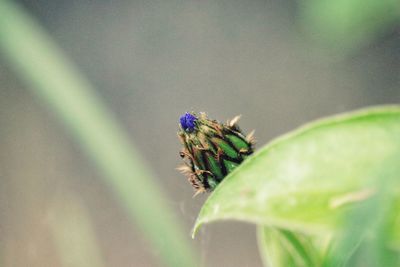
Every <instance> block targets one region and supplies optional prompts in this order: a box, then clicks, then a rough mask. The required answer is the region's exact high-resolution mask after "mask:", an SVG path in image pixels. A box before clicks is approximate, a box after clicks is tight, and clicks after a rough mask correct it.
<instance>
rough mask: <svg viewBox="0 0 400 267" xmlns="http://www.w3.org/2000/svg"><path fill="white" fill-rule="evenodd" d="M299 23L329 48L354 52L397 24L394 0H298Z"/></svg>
mask: <svg viewBox="0 0 400 267" xmlns="http://www.w3.org/2000/svg"><path fill="white" fill-rule="evenodd" d="M300 11H301V16H300V19H301V23H302V25H303V27H304V28H305V29H306V31H308V32H309V33H310V36H312V37H313V38H314V39H315V40H318V41H320V42H321V43H324V44H325V45H327V46H328V47H330V48H338V49H344V51H346V50H347V51H349V50H354V49H356V48H357V47H359V46H362V45H366V44H368V43H369V42H371V41H372V40H374V39H376V38H377V37H380V36H382V35H384V34H385V32H387V31H388V30H390V28H391V27H394V25H395V24H396V23H397V24H398V23H400V5H399V2H398V0H335V1H331V0H306V1H301V4H300Z"/></svg>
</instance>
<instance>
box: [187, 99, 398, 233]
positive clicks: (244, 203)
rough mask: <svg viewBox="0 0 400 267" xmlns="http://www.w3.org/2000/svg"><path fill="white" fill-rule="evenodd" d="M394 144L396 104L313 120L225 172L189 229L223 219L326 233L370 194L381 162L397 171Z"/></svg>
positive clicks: (396, 119) (300, 231)
mask: <svg viewBox="0 0 400 267" xmlns="http://www.w3.org/2000/svg"><path fill="white" fill-rule="evenodd" d="M398 151H400V106H383V107H375V108H369V109H365V110H361V111H357V112H353V113H347V114H343V115H339V116H335V117H331V118H327V119H324V120H320V121H317V122H314V123H311V124H309V125H307V126H304V127H302V128H300V129H298V130H296V131H294V132H292V133H289V134H287V135H285V136H282V137H281V138H278V139H277V140H275V141H273V142H271V143H270V144H269V145H267V146H265V147H263V148H261V149H260V150H259V151H258V152H257V153H256V154H254V155H253V156H251V157H249V158H248V159H247V160H246V161H245V162H243V163H242V164H241V165H240V166H239V167H238V168H237V169H236V170H235V171H233V172H232V173H231V174H230V175H229V176H228V177H226V178H225V179H224V180H223V182H222V183H221V184H220V185H219V186H218V187H217V188H216V189H215V191H214V192H213V193H212V194H211V195H210V197H209V198H208V199H207V201H206V202H205V204H204V205H203V208H202V209H201V211H200V214H199V216H198V219H197V221H196V224H195V227H194V230H193V235H194V234H195V232H196V230H197V229H198V228H199V227H200V225H202V224H204V223H209V222H212V221H216V220H226V219H232V220H240V221H247V222H252V223H256V224H260V225H264V226H269V227H277V228H280V229H286V230H291V231H296V232H299V233H307V234H329V233H332V230H334V229H336V228H337V225H338V220H339V218H340V217H341V215H342V214H343V212H344V211H345V210H346V207H348V206H349V205H351V203H354V202H359V201H361V200H364V199H367V198H369V197H370V196H371V195H373V194H374V190H375V189H374V186H373V185H374V182H375V181H377V180H378V179H379V178H380V176H379V174H380V173H382V169H385V168H388V167H393V168H396V170H397V173H399V169H400V166H397V165H400V164H396V166H393V164H394V163H393V162H399V161H400V159H399V158H398V156H397V155H398V153H397V152H398ZM393 159H395V160H393ZM388 164H390V166H389V165H388ZM383 178H384V177H382V179H383Z"/></svg>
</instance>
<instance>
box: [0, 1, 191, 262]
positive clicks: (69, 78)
mask: <svg viewBox="0 0 400 267" xmlns="http://www.w3.org/2000/svg"><path fill="white" fill-rule="evenodd" d="M0 52H1V54H2V56H3V57H4V58H5V59H7V60H8V63H9V66H10V67H11V68H12V69H13V70H14V71H15V73H16V74H17V75H18V76H19V77H20V78H21V79H22V81H24V82H25V84H26V85H27V89H29V90H31V91H32V92H33V93H34V94H35V95H36V96H38V97H39V98H40V99H41V100H43V102H44V103H45V104H47V105H48V106H49V107H50V109H51V110H52V111H53V112H54V113H55V114H56V116H58V118H60V121H61V122H62V123H63V124H64V125H65V126H66V129H67V130H68V132H69V133H71V134H72V136H73V137H74V138H75V139H76V140H77V141H78V143H79V144H80V146H81V148H82V150H83V151H84V152H85V153H86V154H87V155H88V156H89V157H90V158H91V159H92V160H93V162H94V163H95V164H96V166H97V168H98V170H99V173H100V174H101V175H102V177H103V178H104V180H105V181H106V182H107V183H108V184H109V185H110V187H111V188H112V189H113V190H114V192H115V193H116V196H118V198H119V200H120V202H121V204H122V205H123V206H124V207H125V208H126V210H127V212H128V214H129V216H130V217H131V218H132V220H133V221H135V222H136V223H137V225H138V226H139V227H140V229H141V230H142V231H143V234H144V235H145V236H146V237H147V238H148V239H149V240H150V242H151V244H152V245H153V248H152V251H154V253H155V254H157V255H160V261H161V262H162V263H163V265H162V266H165V265H169V266H173V267H176V266H184V267H187V266H196V265H197V264H196V260H195V258H196V257H195V253H194V251H193V250H192V247H191V245H190V243H189V242H188V238H186V237H185V236H184V234H183V233H184V230H183V229H184V228H183V227H182V226H181V224H180V222H179V220H177V218H176V217H175V215H174V213H173V211H172V210H171V209H170V207H169V206H168V205H167V201H166V200H167V198H166V197H165V196H164V194H163V192H162V190H161V188H160V186H159V185H158V184H157V183H156V180H155V179H154V176H153V174H152V172H151V171H150V169H149V168H148V167H147V166H146V165H145V163H144V162H143V160H142V159H141V157H140V156H139V154H138V153H136V150H135V148H134V146H133V145H132V143H131V142H130V140H129V139H130V137H129V136H127V135H126V133H125V132H124V131H123V130H122V129H121V128H120V126H119V125H118V123H117V121H116V119H115V118H114V116H113V115H112V113H111V112H110V111H109V110H108V108H107V107H106V106H105V105H104V103H103V102H102V101H101V99H100V98H99V96H98V95H97V94H96V90H94V88H93V87H92V86H91V84H90V83H89V82H88V81H87V80H86V79H85V78H84V77H83V75H82V74H81V73H80V72H79V71H78V70H77V69H76V68H75V66H74V65H73V64H72V63H71V62H70V61H69V60H68V58H67V57H65V55H64V54H63V52H62V51H61V50H60V49H59V48H58V47H57V46H56V45H55V44H54V42H53V40H52V39H51V38H50V37H49V36H48V35H47V33H46V32H45V31H44V30H43V29H42V28H41V27H40V26H39V25H38V24H37V23H36V21H34V20H33V19H32V18H31V17H30V16H29V15H28V14H27V13H26V12H25V11H24V10H23V9H22V8H21V7H20V6H19V5H18V4H15V3H13V2H10V1H5V0H3V1H0Z"/></svg>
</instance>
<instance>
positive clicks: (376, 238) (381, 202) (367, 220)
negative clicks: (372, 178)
mask: <svg viewBox="0 0 400 267" xmlns="http://www.w3.org/2000/svg"><path fill="white" fill-rule="evenodd" d="M399 159H400V151H399V153H398V156H397V158H395V157H394V158H393V159H390V161H391V162H388V163H386V164H385V166H386V168H383V169H382V170H381V172H380V173H378V174H377V175H378V176H379V177H381V179H379V180H378V181H376V189H377V192H376V194H375V195H374V196H373V197H371V198H369V199H367V200H366V201H363V202H362V203H359V204H358V205H357V207H355V208H354V209H351V210H349V211H348V214H347V216H346V218H345V219H344V221H343V225H342V226H341V231H340V232H338V233H337V234H336V237H335V240H333V242H332V244H331V249H330V251H329V253H327V256H326V257H325V259H324V262H323V264H322V265H320V266H323V267H354V266H360V267H374V266H400V246H399V242H400V240H399V239H397V238H396V237H397V236H398V234H395V232H397V233H398V231H399V230H398V228H399V227H398V226H399V224H398V219H397V218H398V216H399V207H400V206H399V200H400V197H399V192H398V189H399V186H398V184H399V178H400V173H399V171H398V167H394V166H397V165H398V164H399ZM393 189H394V190H393Z"/></svg>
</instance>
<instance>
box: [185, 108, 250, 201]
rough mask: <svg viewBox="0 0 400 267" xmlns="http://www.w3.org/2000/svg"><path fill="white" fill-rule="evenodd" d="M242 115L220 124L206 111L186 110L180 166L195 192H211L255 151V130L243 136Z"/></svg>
mask: <svg viewBox="0 0 400 267" xmlns="http://www.w3.org/2000/svg"><path fill="white" fill-rule="evenodd" d="M239 118H240V116H236V117H235V118H234V119H232V120H230V121H228V122H227V123H226V124H221V123H219V122H218V121H216V120H210V119H209V118H207V116H206V114H205V113H200V114H199V115H198V116H197V115H196V114H194V113H188V112H187V113H185V114H184V115H183V116H181V118H180V130H179V132H178V136H179V138H180V140H181V143H182V145H183V149H182V150H181V152H180V156H181V157H182V159H183V160H184V164H183V165H182V166H180V167H179V168H178V169H179V170H180V171H181V172H182V173H184V174H185V175H187V177H188V180H189V182H190V183H191V184H192V186H193V187H194V189H195V190H196V194H198V193H201V192H205V191H212V190H213V189H214V188H215V187H216V186H217V185H218V184H219V183H220V182H221V181H222V180H223V179H224V177H225V176H226V175H227V174H228V173H230V172H231V171H233V170H234V169H235V168H236V167H237V166H238V165H239V164H240V163H241V162H242V161H243V160H244V159H246V157H248V156H249V155H250V154H252V153H253V146H254V138H253V134H254V131H253V132H251V133H250V134H249V135H248V136H247V137H245V136H244V135H243V133H242V132H241V130H240V128H239V127H238V126H237V122H238V120H239Z"/></svg>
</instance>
